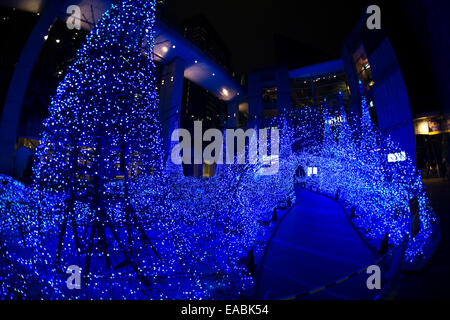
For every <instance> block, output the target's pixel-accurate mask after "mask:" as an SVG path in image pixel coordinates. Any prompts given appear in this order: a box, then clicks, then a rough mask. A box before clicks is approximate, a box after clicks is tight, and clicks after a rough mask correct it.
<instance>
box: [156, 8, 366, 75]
mask: <svg viewBox="0 0 450 320" xmlns="http://www.w3.org/2000/svg"><path fill="white" fill-rule="evenodd" d="M365 7H366V0H341V1H339V0H334V1H330V0H328V1H325V0H309V1H304V0H227V1H223V0H167V3H166V4H165V7H164V8H163V9H162V11H161V14H162V16H163V17H164V18H165V19H166V20H167V21H168V22H169V23H170V24H172V25H174V26H176V25H180V24H181V22H182V21H183V20H184V19H186V18H190V17H192V16H194V15H196V14H203V15H204V16H206V17H207V19H208V20H209V21H210V22H211V24H212V25H213V27H214V28H215V29H216V30H217V32H218V33H219V35H220V36H221V37H222V39H223V40H224V41H225V43H226V44H227V46H228V48H229V49H230V52H231V54H232V63H233V67H234V69H235V70H236V71H239V72H247V71H251V70H253V69H255V68H258V67H260V66H266V65H270V64H275V63H280V62H289V63H290V65H291V67H294V65H295V67H300V66H303V65H308V64H311V63H315V62H322V61H325V60H328V59H336V58H339V56H340V49H341V45H342V42H343V41H344V39H345V38H346V35H348V33H349V32H350V31H351V30H352V29H353V27H354V25H355V24H356V22H357V21H358V19H359V17H360V16H361V14H362V13H363V12H364V11H365ZM274 39H277V40H276V41H275V40H274ZM286 60H289V61H286ZM293 64H294V65H293Z"/></svg>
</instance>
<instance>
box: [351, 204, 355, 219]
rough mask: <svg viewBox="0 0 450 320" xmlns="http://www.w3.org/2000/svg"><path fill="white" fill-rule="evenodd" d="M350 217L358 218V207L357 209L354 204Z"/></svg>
mask: <svg viewBox="0 0 450 320" xmlns="http://www.w3.org/2000/svg"><path fill="white" fill-rule="evenodd" d="M350 218H351V219H355V218H356V209H355V206H353V207H352V209H351V210H350Z"/></svg>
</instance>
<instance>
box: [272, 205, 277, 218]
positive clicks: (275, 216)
mask: <svg viewBox="0 0 450 320" xmlns="http://www.w3.org/2000/svg"><path fill="white" fill-rule="evenodd" d="M277 220H278V215H277V208H273V214H272V221H277Z"/></svg>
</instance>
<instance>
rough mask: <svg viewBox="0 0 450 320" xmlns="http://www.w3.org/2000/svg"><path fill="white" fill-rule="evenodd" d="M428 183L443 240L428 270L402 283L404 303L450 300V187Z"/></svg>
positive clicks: (438, 182)
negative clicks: (410, 300)
mask: <svg viewBox="0 0 450 320" xmlns="http://www.w3.org/2000/svg"><path fill="white" fill-rule="evenodd" d="M424 183H425V186H426V187H427V193H428V196H429V198H430V202H431V205H432V207H433V208H434V210H435V212H436V214H437V215H438V217H439V219H440V222H441V228H442V239H441V243H440V247H439V249H438V251H437V252H436V254H435V255H434V256H433V258H432V259H431V261H430V263H429V265H428V266H427V267H426V268H425V270H423V271H422V272H419V273H414V274H407V275H406V277H405V278H404V279H403V280H402V281H401V282H400V288H399V293H398V296H397V298H398V299H402V300H403V299H449V298H450V201H449V199H450V183H449V181H448V180H447V181H445V180H443V179H428V180H424Z"/></svg>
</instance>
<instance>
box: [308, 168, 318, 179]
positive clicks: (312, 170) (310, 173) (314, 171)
mask: <svg viewBox="0 0 450 320" xmlns="http://www.w3.org/2000/svg"><path fill="white" fill-rule="evenodd" d="M316 175H317V167H308V177H310V176H316Z"/></svg>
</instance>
